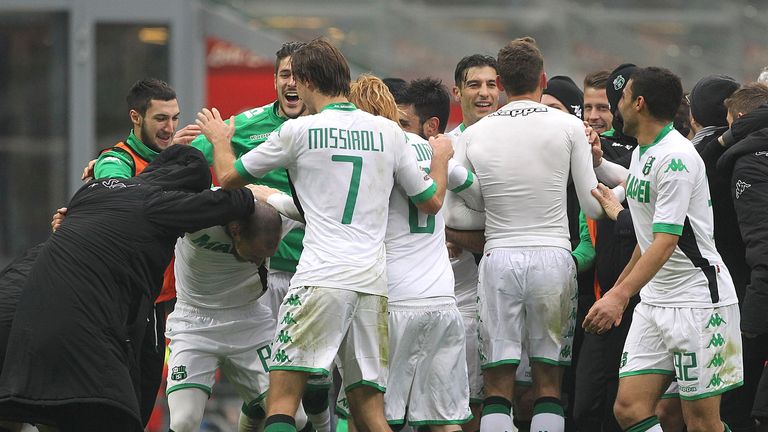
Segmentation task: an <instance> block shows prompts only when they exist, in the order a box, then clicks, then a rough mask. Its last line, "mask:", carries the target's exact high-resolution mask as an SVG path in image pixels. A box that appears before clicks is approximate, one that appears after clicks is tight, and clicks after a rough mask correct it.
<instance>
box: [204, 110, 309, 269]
mask: <svg viewBox="0 0 768 432" xmlns="http://www.w3.org/2000/svg"><path fill="white" fill-rule="evenodd" d="M277 109H278V106H277V102H273V103H271V104H268V105H264V106H263V107H259V108H253V109H250V110H247V111H245V112H242V113H240V114H238V115H237V116H235V134H234V136H233V137H232V150H233V151H234V153H235V157H237V158H240V157H241V156H242V155H244V154H245V153H247V152H248V151H250V150H252V149H254V148H256V147H258V146H259V145H260V144H261V143H263V142H264V141H266V140H267V138H269V135H270V134H271V133H272V132H273V131H274V130H276V129H277V128H278V127H280V126H281V125H282V124H283V123H285V120H286V119H284V118H282V117H280V116H279V115H278V114H277ZM227 122H229V121H228V120H227ZM191 145H192V146H193V147H195V148H196V149H198V150H200V151H201V152H203V154H204V155H205V158H206V159H207V160H208V164H213V145H212V144H211V143H210V142H209V141H208V140H207V139H206V138H205V136H204V135H200V136H198V137H197V138H195V140H194V141H192V144H191ZM254 183H256V184H262V185H264V186H269V187H271V188H275V189H278V190H280V191H282V192H285V193H287V194H289V195H292V193H291V187H290V186H289V184H288V171H286V170H285V169H283V168H278V169H275V170H272V171H270V172H268V173H267V174H266V175H264V176H263V177H260V178H258V179H256V181H255V182H254ZM303 239H304V229H303V228H294V229H293V230H291V231H290V232H289V233H288V234H287V235H286V236H285V237H284V238H283V240H282V241H281V242H280V246H279V247H278V249H277V253H276V254H275V255H274V256H273V257H272V258H270V261H269V268H270V270H278V271H285V272H290V273H295V272H296V265H297V264H298V262H299V256H301V251H302V240H303Z"/></svg>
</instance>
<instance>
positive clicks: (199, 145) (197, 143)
mask: <svg viewBox="0 0 768 432" xmlns="http://www.w3.org/2000/svg"><path fill="white" fill-rule="evenodd" d="M189 145H190V146H192V147H194V148H196V149H198V150H200V152H201V153H203V155H204V156H205V160H206V161H208V165H209V166H210V165H213V144H211V142H210V141H208V138H206V137H205V135H203V134H200V135H198V136H197V138H195V139H194V140H192V142H191V143H189Z"/></svg>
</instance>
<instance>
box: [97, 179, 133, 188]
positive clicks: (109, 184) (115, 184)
mask: <svg viewBox="0 0 768 432" xmlns="http://www.w3.org/2000/svg"><path fill="white" fill-rule="evenodd" d="M101 185H102V186H104V187H105V188H107V189H125V188H127V187H133V186H136V185H127V184H125V183H123V182H121V181H120V180H118V179H109V180H104V181H103V182H101Z"/></svg>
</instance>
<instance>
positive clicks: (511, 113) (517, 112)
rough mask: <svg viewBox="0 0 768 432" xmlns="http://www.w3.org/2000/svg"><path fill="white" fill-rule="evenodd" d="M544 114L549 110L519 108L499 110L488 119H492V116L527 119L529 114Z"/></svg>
mask: <svg viewBox="0 0 768 432" xmlns="http://www.w3.org/2000/svg"><path fill="white" fill-rule="evenodd" d="M543 112H547V108H541V107H537V108H517V109H512V110H498V111H496V112H495V113H493V114H489V115H488V117H491V116H494V117H495V116H508V117H518V116H522V117H525V116H527V115H528V114H533V113H543Z"/></svg>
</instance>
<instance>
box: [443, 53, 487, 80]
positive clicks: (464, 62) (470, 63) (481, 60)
mask: <svg viewBox="0 0 768 432" xmlns="http://www.w3.org/2000/svg"><path fill="white" fill-rule="evenodd" d="M496 64H497V62H496V59H495V58H493V57H491V56H489V55H485V54H472V55H468V56H466V57H464V58H463V59H461V60H459V63H458V64H457V65H456V71H455V72H454V73H453V80H454V82H455V83H456V87H461V86H462V85H463V84H464V80H466V79H467V71H468V70H469V69H470V68H473V67H483V66H488V67H491V68H493V69H496Z"/></svg>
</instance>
